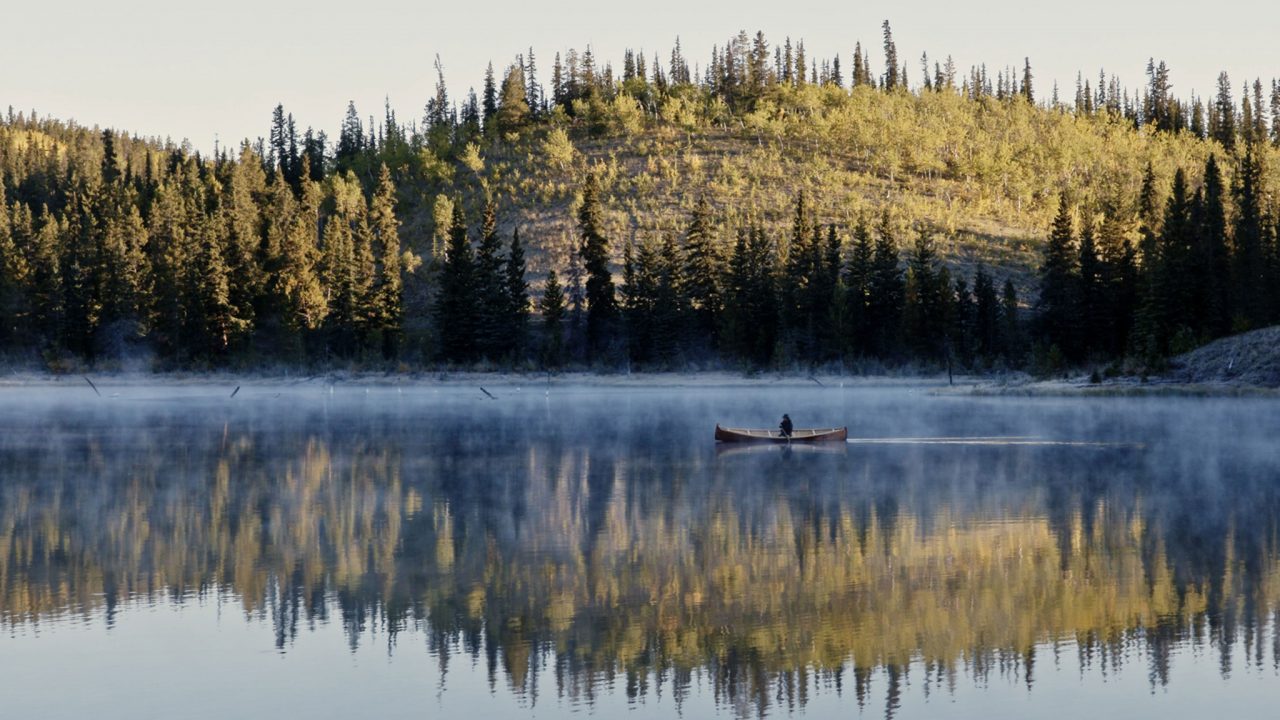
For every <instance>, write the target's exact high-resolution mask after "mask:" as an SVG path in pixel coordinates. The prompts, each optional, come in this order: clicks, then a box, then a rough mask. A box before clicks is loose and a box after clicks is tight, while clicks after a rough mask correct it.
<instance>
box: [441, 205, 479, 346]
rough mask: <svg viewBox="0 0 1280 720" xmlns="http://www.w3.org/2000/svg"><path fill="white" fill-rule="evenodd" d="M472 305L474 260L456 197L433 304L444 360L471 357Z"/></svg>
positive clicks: (473, 333)
mask: <svg viewBox="0 0 1280 720" xmlns="http://www.w3.org/2000/svg"><path fill="white" fill-rule="evenodd" d="M476 308H477V301H476V287H475V260H474V258H473V256H472V253H471V241H470V240H468V238H467V220H466V217H465V216H464V215H463V214H462V202H461V200H459V201H456V202H454V204H453V222H452V229H451V230H450V232H449V246H448V250H447V253H446V255H445V261H444V265H443V267H442V268H441V271H440V289H439V292H438V294H437V295H436V305H435V319H436V327H437V328H438V330H439V333H440V354H441V357H443V358H444V359H445V360H448V361H450V362H457V363H464V362H471V361H472V360H474V359H475V334H476V326H477V318H476Z"/></svg>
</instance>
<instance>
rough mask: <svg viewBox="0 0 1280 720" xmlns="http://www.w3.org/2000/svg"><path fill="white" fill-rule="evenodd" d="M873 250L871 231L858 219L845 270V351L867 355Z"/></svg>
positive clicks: (868, 348) (856, 354) (869, 345)
mask: <svg viewBox="0 0 1280 720" xmlns="http://www.w3.org/2000/svg"><path fill="white" fill-rule="evenodd" d="M872 259H873V250H872V243H871V232H870V231H869V230H868V229H867V224H866V221H865V220H863V219H861V218H859V220H858V223H857V225H856V226H854V230H853V250H852V252H851V253H850V256H849V262H848V265H847V266H846V268H845V273H844V283H843V284H844V288H845V294H844V299H845V312H844V327H845V344H844V350H845V352H847V353H850V354H852V355H854V356H865V355H869V354H870V353H871V352H872V351H873V348H872V334H871V327H870V323H869V319H870V314H869V313H870V308H869V300H870V294H871V273H872Z"/></svg>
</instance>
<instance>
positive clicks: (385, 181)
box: [369, 163, 405, 359]
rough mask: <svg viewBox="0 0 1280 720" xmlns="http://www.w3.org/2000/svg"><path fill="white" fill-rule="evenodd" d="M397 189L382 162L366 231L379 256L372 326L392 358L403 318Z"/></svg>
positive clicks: (383, 347)
mask: <svg viewBox="0 0 1280 720" xmlns="http://www.w3.org/2000/svg"><path fill="white" fill-rule="evenodd" d="M395 202H396V188H395V185H394V184H393V183H392V181H391V171H390V170H388V169H387V166H386V164H385V163H384V164H383V165H382V167H381V168H380V170H379V172H378V186H377V188H376V189H375V191H374V194H373V199H372V201H371V203H370V206H369V229H370V231H371V232H372V234H373V238H374V241H375V243H376V247H377V253H378V259H379V262H378V268H377V278H376V280H375V281H374V286H373V294H374V326H375V328H376V330H377V332H378V334H379V335H380V336H381V339H382V354H383V357H384V358H386V359H391V358H393V357H395V355H396V350H397V348H398V345H399V339H400V334H401V325H402V323H403V316H404V310H403V305H404V298H403V293H404V276H403V273H404V270H405V268H404V263H403V262H402V257H401V255H402V251H401V249H400V232H399V227H400V222H399V221H398V220H397V219H396V214H395Z"/></svg>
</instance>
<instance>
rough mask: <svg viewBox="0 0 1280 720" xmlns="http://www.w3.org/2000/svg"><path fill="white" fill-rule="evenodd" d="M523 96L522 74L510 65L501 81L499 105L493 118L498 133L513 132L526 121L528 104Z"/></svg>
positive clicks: (516, 67) (524, 93) (518, 69)
mask: <svg viewBox="0 0 1280 720" xmlns="http://www.w3.org/2000/svg"><path fill="white" fill-rule="evenodd" d="M525 96H526V92H525V86H524V73H523V72H522V71H521V70H520V68H519V67H518V66H516V65H512V66H511V67H510V68H509V69H508V70H507V74H506V77H504V78H503V80H502V88H501V92H500V95H499V97H500V98H501V104H500V105H499V106H498V114H497V115H496V116H495V120H496V127H497V129H498V130H499V131H500V132H504V133H508V132H515V131H517V130H519V129H520V128H521V127H522V126H523V125H524V124H525V122H527V121H528V119H529V104H528V101H527V100H526V99H525Z"/></svg>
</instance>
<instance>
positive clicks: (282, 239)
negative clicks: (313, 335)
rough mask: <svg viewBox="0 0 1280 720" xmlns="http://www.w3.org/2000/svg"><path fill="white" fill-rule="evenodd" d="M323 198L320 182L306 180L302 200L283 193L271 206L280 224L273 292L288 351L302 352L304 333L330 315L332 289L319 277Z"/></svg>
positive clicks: (317, 327) (315, 327)
mask: <svg viewBox="0 0 1280 720" xmlns="http://www.w3.org/2000/svg"><path fill="white" fill-rule="evenodd" d="M320 201H321V191H320V187H319V184H318V183H316V182H314V181H311V180H308V179H304V180H303V181H302V199H301V202H300V203H297V204H295V203H294V201H293V196H292V195H291V194H289V193H287V192H280V193H278V194H276V199H275V200H274V202H273V203H272V205H271V206H270V207H271V210H272V213H271V214H272V216H273V217H274V218H276V219H277V220H275V221H273V222H276V221H278V222H279V224H280V229H279V231H278V232H279V233H280V236H279V262H278V268H279V270H278V272H277V273H276V276H275V280H274V282H273V283H272V285H273V290H272V293H271V294H272V296H273V298H274V299H273V303H274V304H276V305H277V310H276V311H275V312H276V314H278V315H279V316H280V318H281V319H282V322H283V327H282V328H281V341H282V343H283V344H284V348H285V350H286V351H287V352H292V353H299V352H301V350H302V345H301V342H302V337H303V335H304V333H306V332H309V331H314V330H317V329H319V328H320V327H321V325H322V324H323V323H324V321H325V318H326V317H327V316H328V314H329V303H328V297H327V296H328V291H329V290H330V288H327V287H325V286H324V285H323V284H322V283H321V279H320V272H321V268H320V259H321V254H320V244H319V237H320V235H319V233H320V230H319V228H320ZM269 234H270V231H269Z"/></svg>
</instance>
